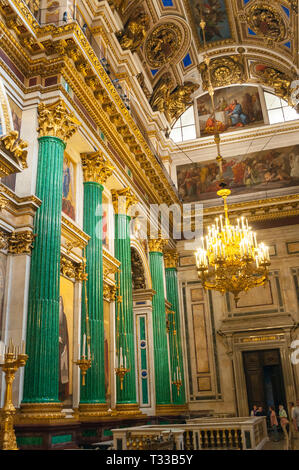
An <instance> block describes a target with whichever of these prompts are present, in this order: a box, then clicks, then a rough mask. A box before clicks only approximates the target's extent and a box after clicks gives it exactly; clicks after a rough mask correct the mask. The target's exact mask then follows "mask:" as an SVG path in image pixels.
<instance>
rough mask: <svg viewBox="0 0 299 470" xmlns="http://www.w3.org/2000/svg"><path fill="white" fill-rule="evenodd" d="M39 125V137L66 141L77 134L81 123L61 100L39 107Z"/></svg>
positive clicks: (42, 104) (41, 104)
mask: <svg viewBox="0 0 299 470" xmlns="http://www.w3.org/2000/svg"><path fill="white" fill-rule="evenodd" d="M38 125H39V126H38V129H37V132H38V133H39V137H47V136H50V137H58V138H59V139H61V140H63V141H65V140H67V139H69V138H70V137H71V136H72V135H73V134H74V133H75V132H76V130H77V129H78V127H79V126H80V125H81V123H80V122H79V121H78V119H77V118H76V117H75V115H74V113H70V112H69V111H68V109H67V108H66V105H65V103H64V102H63V101H62V100H61V99H59V100H58V101H56V102H55V103H51V104H48V105H46V104H45V103H40V104H39V105H38Z"/></svg>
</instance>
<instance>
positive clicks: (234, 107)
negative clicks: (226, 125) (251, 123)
mask: <svg viewBox="0 0 299 470" xmlns="http://www.w3.org/2000/svg"><path fill="white" fill-rule="evenodd" d="M225 112H226V113H227V115H228V116H229V117H230V119H231V122H232V126H235V127H243V126H246V124H248V116H247V115H246V114H245V113H244V112H243V108H242V106H241V105H240V103H238V100H236V99H234V100H233V101H232V103H231V104H230V105H229V106H228V107H227V108H225Z"/></svg>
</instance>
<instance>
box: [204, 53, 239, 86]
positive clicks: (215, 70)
mask: <svg viewBox="0 0 299 470" xmlns="http://www.w3.org/2000/svg"><path fill="white" fill-rule="evenodd" d="M244 51H245V50H244V49H243V50H242V52H244ZM209 69H210V74H211V81H212V85H213V86H214V87H216V88H217V87H223V86H227V85H231V84H233V83H244V82H246V80H247V78H248V77H247V73H246V65H245V60H244V56H243V54H239V55H231V56H222V57H218V58H215V59H212V60H211V61H210V62H209ZM199 71H200V73H201V77H202V81H203V89H204V90H208V86H209V77H208V69H207V65H206V63H205V62H202V63H201V64H200V65H199Z"/></svg>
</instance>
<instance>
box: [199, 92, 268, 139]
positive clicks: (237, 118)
mask: <svg viewBox="0 0 299 470" xmlns="http://www.w3.org/2000/svg"><path fill="white" fill-rule="evenodd" d="M214 102H215V113H214V111H213V107H212V102H211V97H210V95H209V94H208V93H206V94H205V95H203V96H201V97H199V98H198V99H197V111H198V120H199V125H200V136H201V137H205V136H207V135H211V134H214V133H215V130H216V131H218V132H220V133H222V132H232V131H236V130H240V129H243V128H246V129H247V128H250V127H256V126H261V125H263V124H264V118H263V111H262V106H261V101H260V97H259V90H258V88H257V87H252V86H234V87H227V88H222V89H218V90H216V91H215V95H214Z"/></svg>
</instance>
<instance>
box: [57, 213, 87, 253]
mask: <svg viewBox="0 0 299 470" xmlns="http://www.w3.org/2000/svg"><path fill="white" fill-rule="evenodd" d="M61 235H62V237H63V238H64V239H65V242H64V243H63V245H64V246H65V248H66V251H67V253H69V252H71V251H72V250H74V249H75V248H77V249H83V248H85V247H86V246H87V244H88V241H89V240H90V236H89V235H87V233H85V232H84V231H83V230H81V228H80V227H78V225H77V224H76V223H75V222H71V221H70V220H69V219H68V218H67V217H66V216H65V215H64V214H62V223H61Z"/></svg>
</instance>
